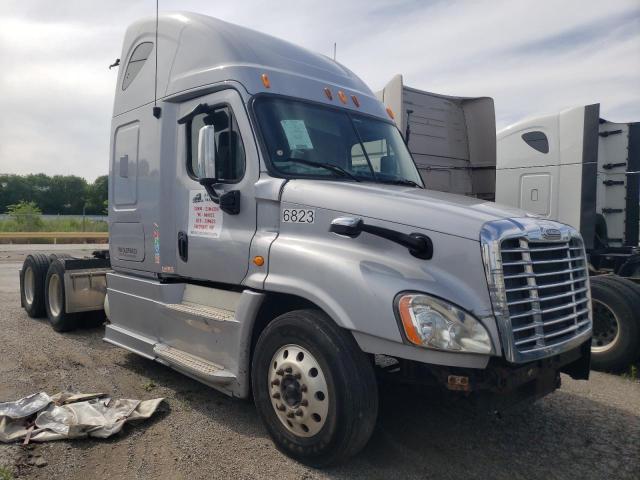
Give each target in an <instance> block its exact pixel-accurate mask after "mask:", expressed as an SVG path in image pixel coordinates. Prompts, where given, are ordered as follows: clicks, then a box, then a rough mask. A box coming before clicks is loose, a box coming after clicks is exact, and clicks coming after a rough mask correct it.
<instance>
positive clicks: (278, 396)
mask: <svg viewBox="0 0 640 480" xmlns="http://www.w3.org/2000/svg"><path fill="white" fill-rule="evenodd" d="M271 398H275V399H276V400H277V399H278V398H280V392H276V393H274V394H273V395H271Z"/></svg>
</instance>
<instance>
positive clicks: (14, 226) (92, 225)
mask: <svg viewBox="0 0 640 480" xmlns="http://www.w3.org/2000/svg"><path fill="white" fill-rule="evenodd" d="M33 225H34V226H33V227H31V228H25V226H24V225H21V224H19V223H18V222H16V221H15V220H13V219H9V220H0V232H107V231H108V230H109V225H108V224H107V222H105V221H101V220H89V219H86V220H85V221H84V227H83V222H82V219H76V218H52V219H42V220H41V221H39V222H34V224H33ZM0 480H3V479H2V477H0Z"/></svg>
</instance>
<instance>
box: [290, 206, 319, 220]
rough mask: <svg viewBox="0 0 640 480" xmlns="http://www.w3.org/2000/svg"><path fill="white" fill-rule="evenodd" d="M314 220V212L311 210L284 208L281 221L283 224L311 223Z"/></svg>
mask: <svg viewBox="0 0 640 480" xmlns="http://www.w3.org/2000/svg"><path fill="white" fill-rule="evenodd" d="M315 220H316V211H315V210H314V209H313V208H284V209H283V210H282V221H283V222H284V223H313V222H315Z"/></svg>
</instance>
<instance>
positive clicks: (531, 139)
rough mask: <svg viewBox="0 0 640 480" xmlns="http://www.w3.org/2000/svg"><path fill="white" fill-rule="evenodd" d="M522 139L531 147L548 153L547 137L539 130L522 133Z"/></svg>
mask: <svg viewBox="0 0 640 480" xmlns="http://www.w3.org/2000/svg"><path fill="white" fill-rule="evenodd" d="M522 139H523V140H524V141H525V142H526V143H527V145H529V146H530V147H531V148H533V149H535V150H537V151H539V152H541V153H549V139H548V138H547V136H546V135H545V134H544V133H542V132H539V131H536V132H527V133H523V134H522Z"/></svg>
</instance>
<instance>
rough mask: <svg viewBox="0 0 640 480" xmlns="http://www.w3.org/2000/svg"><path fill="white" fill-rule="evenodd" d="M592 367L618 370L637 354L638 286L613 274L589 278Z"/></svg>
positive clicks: (639, 346)
mask: <svg viewBox="0 0 640 480" xmlns="http://www.w3.org/2000/svg"><path fill="white" fill-rule="evenodd" d="M591 300H592V308H593V337H592V341H591V365H592V367H593V369H594V370H621V369H624V368H626V367H627V366H628V365H629V364H630V363H631V362H633V361H634V360H635V359H636V358H637V357H638V354H639V353H640V324H639V319H638V317H637V315H638V312H640V289H638V287H637V286H636V285H634V284H633V282H631V281H629V280H626V279H623V278H620V277H615V276H602V277H592V278H591Z"/></svg>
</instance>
